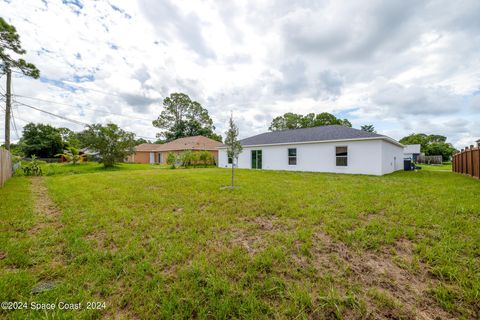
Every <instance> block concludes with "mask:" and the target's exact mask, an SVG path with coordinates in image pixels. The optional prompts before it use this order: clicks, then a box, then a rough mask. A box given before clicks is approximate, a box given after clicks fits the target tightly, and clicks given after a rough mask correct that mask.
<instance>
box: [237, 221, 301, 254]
mask: <svg viewBox="0 0 480 320" xmlns="http://www.w3.org/2000/svg"><path fill="white" fill-rule="evenodd" d="M241 221H242V222H243V224H244V225H245V228H235V229H233V230H231V231H230V234H231V235H232V240H231V243H232V244H234V245H239V246H241V247H243V248H245V250H247V252H248V253H249V254H250V255H255V254H256V253H258V252H260V251H262V250H264V249H265V248H266V247H267V245H268V244H269V241H268V239H269V238H271V237H272V236H273V235H274V234H276V233H282V232H286V231H288V230H289V229H293V228H294V226H295V221H293V219H292V221H290V220H289V221H287V222H286V221H282V220H280V219H278V218H277V217H275V216H269V217H265V216H260V217H246V218H242V219H241Z"/></svg>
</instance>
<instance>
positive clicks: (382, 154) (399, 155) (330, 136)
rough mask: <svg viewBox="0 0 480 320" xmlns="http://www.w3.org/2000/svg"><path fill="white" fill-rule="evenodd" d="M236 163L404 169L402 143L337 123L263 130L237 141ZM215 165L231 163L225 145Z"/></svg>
mask: <svg viewBox="0 0 480 320" xmlns="http://www.w3.org/2000/svg"><path fill="white" fill-rule="evenodd" d="M240 143H241V144H242V146H243V151H242V153H241V154H240V156H239V158H238V161H237V163H236V166H237V167H238V168H249V169H269V170H291V171H317V172H335V173H354V174H370V175H383V174H387V173H391V172H394V171H397V170H402V169H403V145H402V144H400V143H399V142H397V141H396V140H394V139H392V138H390V137H387V136H384V135H380V134H376V133H372V132H366V131H362V130H358V129H353V128H348V127H344V126H339V125H333V126H321V127H314V128H305V129H295V130H285V131H274V132H266V133H262V134H259V135H256V136H253V137H250V138H246V139H243V140H241V141H240ZM218 157H219V159H218V165H219V166H220V167H229V166H231V163H232V159H229V158H228V157H227V152H226V146H224V145H222V146H221V147H220V148H219V154H218Z"/></svg>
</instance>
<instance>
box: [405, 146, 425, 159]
mask: <svg viewBox="0 0 480 320" xmlns="http://www.w3.org/2000/svg"><path fill="white" fill-rule="evenodd" d="M420 147H421V146H420V145H419V144H407V145H405V148H404V149H403V157H404V158H405V159H412V160H413V161H417V156H419V155H420Z"/></svg>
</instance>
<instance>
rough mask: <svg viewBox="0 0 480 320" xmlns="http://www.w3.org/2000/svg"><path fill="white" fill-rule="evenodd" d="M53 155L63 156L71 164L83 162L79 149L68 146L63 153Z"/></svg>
mask: <svg viewBox="0 0 480 320" xmlns="http://www.w3.org/2000/svg"><path fill="white" fill-rule="evenodd" d="M55 156H63V157H64V158H65V159H66V160H67V162H68V163H71V164H73V165H75V164H77V163H79V162H83V160H84V157H83V156H81V155H80V153H79V150H78V149H77V148H74V147H70V148H68V150H67V151H66V152H65V153H60V154H57V155H55Z"/></svg>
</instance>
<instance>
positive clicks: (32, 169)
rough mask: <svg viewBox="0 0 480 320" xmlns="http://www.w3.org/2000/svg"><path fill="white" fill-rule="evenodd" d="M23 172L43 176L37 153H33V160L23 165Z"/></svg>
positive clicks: (27, 174) (28, 174)
mask: <svg viewBox="0 0 480 320" xmlns="http://www.w3.org/2000/svg"><path fill="white" fill-rule="evenodd" d="M23 173H24V174H25V175H26V176H41V175H42V174H43V172H42V168H40V164H39V161H38V160H37V157H36V156H35V155H32V161H30V162H29V163H28V164H27V165H26V166H24V167H23Z"/></svg>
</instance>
